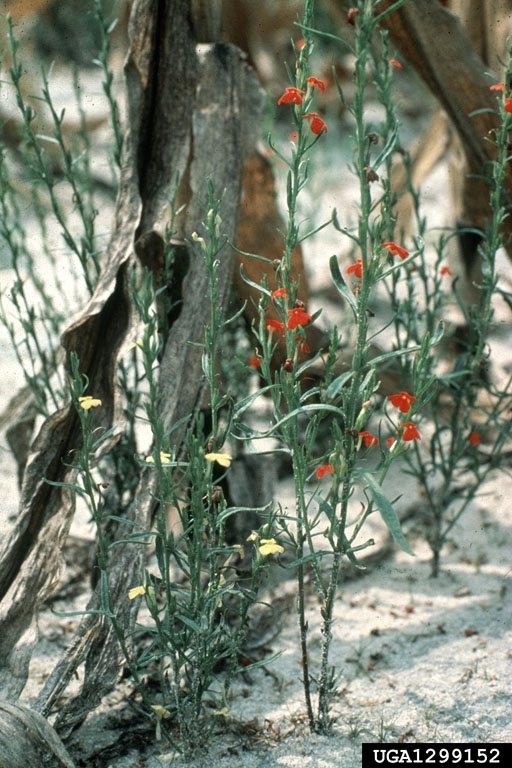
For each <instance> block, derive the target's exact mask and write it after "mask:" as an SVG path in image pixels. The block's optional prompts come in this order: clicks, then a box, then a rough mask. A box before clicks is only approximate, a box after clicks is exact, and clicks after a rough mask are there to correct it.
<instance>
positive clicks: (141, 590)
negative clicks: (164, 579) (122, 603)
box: [128, 584, 146, 600]
mask: <svg viewBox="0 0 512 768" xmlns="http://www.w3.org/2000/svg"><path fill="white" fill-rule="evenodd" d="M145 594H146V587H144V586H143V585H142V584H141V585H140V586H138V587H133V588H132V589H130V590H128V597H129V599H130V600H135V598H136V597H139V595H145Z"/></svg>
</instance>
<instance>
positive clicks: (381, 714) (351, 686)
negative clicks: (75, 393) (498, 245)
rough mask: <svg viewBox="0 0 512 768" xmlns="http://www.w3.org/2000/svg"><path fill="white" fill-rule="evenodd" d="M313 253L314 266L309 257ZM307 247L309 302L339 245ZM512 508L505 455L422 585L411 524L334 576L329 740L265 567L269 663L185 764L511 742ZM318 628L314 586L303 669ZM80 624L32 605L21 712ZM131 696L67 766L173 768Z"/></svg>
mask: <svg viewBox="0 0 512 768" xmlns="http://www.w3.org/2000/svg"><path fill="white" fill-rule="evenodd" d="M445 182H446V174H444V175H443V171H441V172H440V173H438V175H435V176H434V177H433V178H432V180H431V181H430V182H429V184H428V185H427V186H426V190H425V195H426V200H427V205H430V211H431V213H432V214H433V215H434V217H435V216H437V217H438V218H437V220H438V221H439V217H440V215H441V214H440V212H439V210H438V208H437V207H436V203H437V202H438V201H439V190H440V189H441V186H442V185H444V184H445ZM322 183H324V179H323V180H322ZM344 194H346V190H345V193H344ZM311 199H314V194H312V196H311ZM429 201H430V203H429ZM341 203H342V204H343V200H341ZM339 204H340V198H339V194H338V190H336V189H334V191H333V193H332V199H329V200H327V202H326V203H325V215H326V217H328V216H329V212H330V208H331V207H332V206H334V205H336V206H338V205H339ZM442 213H443V215H444V212H442ZM327 237H328V238H329V237H331V238H332V235H329V236H327ZM320 247H321V252H322V253H323V254H324V256H321V257H319V256H318V255H316V256H314V255H313V251H315V253H316V254H318V252H319V248H320ZM310 248H311V252H310V254H309V262H308V263H309V265H310V271H311V281H312V285H313V288H314V289H315V290H316V291H318V295H319V294H320V292H321V289H322V286H324V287H325V282H326V279H327V268H326V264H327V260H328V258H329V256H330V254H331V252H334V249H337V248H339V243H337V242H335V241H334V239H331V240H329V239H327V240H323V241H320V245H319V241H317V242H315V243H314V244H312V245H311V246H310ZM505 268H506V267H505ZM0 279H1V282H2V287H5V286H6V285H8V284H9V281H10V279H11V274H10V272H9V270H2V271H1V272H0ZM316 300H317V301H319V302H320V301H321V300H320V299H316ZM326 310H327V311H326V316H327V319H329V317H330V312H329V308H327V307H326ZM330 311H331V312H333V313H334V312H335V309H334V308H332V307H331V309H330ZM510 320H511V318H510V317H508V316H507V314H506V313H502V315H500V320H499V322H500V327H499V329H498V330H499V334H498V338H497V341H496V345H495V346H494V347H493V365H494V370H495V371H496V372H497V373H499V374H503V375H505V374H507V373H510V370H509V366H510V363H509V349H510V347H509V344H508V343H507V338H508V334H509V332H510V330H509V325H510ZM0 354H1V360H2V363H1V376H0V403H1V404H2V405H3V404H5V403H6V402H7V400H8V397H9V396H10V395H11V394H12V392H13V391H15V390H16V388H17V387H18V386H19V385H20V384H21V376H20V373H19V370H18V368H17V366H16V363H15V360H14V355H13V353H12V351H11V350H10V349H9V345H8V341H7V338H6V334H5V331H4V329H3V328H2V329H0ZM482 460H485V458H484V457H483V458H482ZM0 470H1V471H0V496H1V498H2V508H1V516H0V533H1V535H2V536H4V535H5V533H6V531H7V529H8V526H9V520H10V519H11V520H12V516H13V515H15V514H16V494H17V491H16V473H15V467H14V463H13V461H12V458H11V457H10V456H9V454H8V451H7V448H6V447H5V445H4V444H2V451H1V453H0ZM390 483H391V487H393V488H394V489H396V488H397V487H399V488H400V491H401V492H402V493H403V496H404V499H403V500H402V502H401V510H402V512H404V513H405V512H407V509H408V506H409V507H410V506H411V505H414V504H415V503H416V502H417V499H418V489H417V488H416V487H415V484H414V481H412V480H411V479H410V478H409V477H408V476H406V475H404V474H403V473H402V471H401V470H400V468H399V467H397V468H395V470H394V473H393V476H392V478H391V480H390ZM276 499H277V500H278V501H279V502H280V503H281V504H282V505H283V507H284V508H286V507H287V506H289V507H292V505H293V485H292V481H291V479H285V480H282V481H281V482H280V483H279V485H278V487H277V489H276ZM511 501H512V477H511V475H510V457H509V456H504V457H503V467H502V469H500V470H497V471H495V472H493V473H492V474H491V475H490V477H489V478H488V480H487V482H486V483H485V486H484V487H483V488H482V491H481V494H480V496H479V497H478V498H477V499H476V500H475V502H474V503H473V504H472V506H471V508H470V509H469V510H468V511H467V513H466V514H465V515H464V517H463V518H462V520H461V521H460V524H459V525H458V526H457V527H456V528H455V529H454V530H453V532H452V534H451V535H450V540H449V542H448V544H447V546H446V547H445V550H444V552H443V570H442V573H441V575H440V576H439V578H437V579H431V578H429V573H430V567H429V557H430V553H429V550H428V548H427V547H426V545H425V544H424V541H423V540H422V539H421V538H420V537H418V531H417V530H416V528H415V526H414V524H413V523H412V522H411V523H406V530H407V531H408V535H409V539H410V542H411V545H412V547H413V549H414V552H415V557H414V558H412V557H410V556H408V555H406V554H405V553H402V552H400V551H398V550H396V549H393V550H392V552H391V554H389V555H388V556H387V557H386V558H385V559H383V560H382V561H381V562H379V563H377V564H374V565H370V566H369V567H368V569H367V571H366V572H365V573H364V575H357V577H356V574H355V573H352V572H347V574H346V576H345V577H344V579H343V580H342V581H340V585H339V592H338V595H337V600H336V606H335V623H334V626H333V645H332V660H333V663H334V664H335V665H336V667H337V668H338V669H339V672H340V679H339V683H338V691H339V692H338V694H337V696H336V701H335V704H334V707H333V715H334V717H335V723H334V725H333V732H332V735H331V736H329V737H327V736H318V735H311V734H310V733H309V731H308V729H307V725H306V722H305V717H304V711H305V708H304V703H303V697H302V685H301V666H300V658H299V652H298V632H297V620H296V616H295V611H294V599H293V590H294V587H293V584H292V583H291V582H290V581H287V580H286V579H285V578H284V576H285V574H284V571H283V570H280V569H279V567H276V569H275V572H274V573H273V577H272V578H273V582H272V586H271V587H270V588H269V592H268V602H269V603H270V604H274V605H275V606H276V612H275V615H274V616H273V617H272V619H271V621H270V624H271V625H272V627H273V628H278V629H279V632H278V634H274V636H272V635H270V636H269V640H268V641H267V642H266V643H265V647H266V649H267V651H268V654H269V657H270V656H271V655H272V654H273V653H276V652H280V654H281V655H280V657H279V659H278V660H277V661H275V662H269V664H268V665H267V666H265V667H262V668H260V669H258V670H254V671H252V672H250V673H249V674H247V675H246V676H244V677H243V678H241V679H240V680H239V681H237V682H236V683H235V685H234V687H233V690H232V694H231V698H230V701H229V705H230V714H229V716H228V717H224V718H222V720H219V726H218V732H217V733H216V734H215V735H214V736H213V737H212V739H211V743H210V744H209V745H208V749H207V754H206V755H205V756H204V757H198V758H197V759H194V760H191V761H189V762H188V763H187V764H188V765H192V766H197V768H200V767H201V766H203V765H210V764H212V763H215V765H216V766H217V768H238V767H239V766H240V768H241V766H244V768H257V767H259V768H263V767H266V766H282V767H283V768H284V767H286V768H330V767H331V766H335V765H336V766H343V768H358V766H360V765H361V746H360V745H361V743H362V742H368V741H372V742H377V741H378V742H397V741H400V742H404V741H407V742H415V741H421V742H446V743H456V742H510V741H511V740H512V715H511V712H512V698H511V689H510V681H511V673H512V661H511V654H512V646H511V641H512V595H511V589H512V585H511V576H512V518H511V515H510V504H511ZM373 532H374V533H375V534H376V538H377V542H378V543H377V548H378V547H379V546H383V543H384V541H385V533H384V531H383V530H382V528H381V527H379V525H377V526H376V528H375V531H372V533H373ZM72 533H73V538H72V540H71V543H72V546H73V547H74V548H75V549H72V550H71V557H73V552H75V553H76V552H77V551H87V550H88V549H89V550H90V547H91V544H90V540H91V536H92V532H91V529H90V527H89V526H88V524H87V521H83V520H82V521H80V520H77V524H76V526H75V527H74V530H73V532H72ZM63 589H64V591H63V592H61V593H60V596H59V597H58V599H57V600H56V602H55V603H54V604H53V605H52V608H53V609H54V610H56V611H62V610H69V609H70V607H75V606H77V605H78V606H79V605H83V604H84V602H85V601H86V599H87V589H88V587H87V580H86V579H84V580H82V581H81V582H79V583H78V587H77V589H67V591H66V588H65V586H64V585H63ZM283 601H284V602H283ZM283 605H287V606H288V608H287V610H283ZM318 620H319V616H318V602H317V600H316V597H315V595H314V591H313V590H311V593H310V597H309V602H308V621H309V627H310V636H311V661H312V663H313V665H314V664H315V663H316V662H317V661H318V654H319V649H320V644H319V626H318ZM77 622H78V619H77V618H76V617H73V618H70V617H62V616H59V615H57V614H56V613H53V612H52V610H51V608H50V607H46V608H45V609H44V610H43V611H42V613H41V617H40V629H41V640H40V643H39V645H38V647H37V649H36V652H35V654H34V657H33V664H32V667H31V675H30V680H29V683H28V685H27V688H26V690H25V692H24V694H23V696H22V701H23V702H25V703H28V704H30V702H31V701H33V699H34V697H35V696H36V695H37V692H38V691H39V690H40V688H41V686H42V684H43V682H44V679H45V678H46V677H47V675H48V674H49V673H50V671H51V670H52V668H53V665H54V663H55V662H56V660H57V659H58V658H59V656H60V654H61V653H62V651H63V649H64V648H65V647H66V645H67V644H68V643H69V640H70V637H71V635H72V631H73V627H74V626H76V623H77ZM78 682H79V681H77V683H76V684H77V685H78ZM130 693H131V688H130V686H129V685H128V684H126V683H123V684H122V685H121V686H120V687H119V689H118V690H117V691H116V692H115V693H114V694H112V695H111V696H110V697H109V698H108V699H107V700H106V701H105V702H104V704H103V705H102V707H101V708H100V709H99V710H98V711H96V712H94V713H92V714H91V715H90V717H89V718H88V720H87V721H86V723H85V724H84V725H83V726H82V727H81V728H80V729H79V730H78V731H77V732H76V733H75V734H74V735H73V737H72V738H71V740H70V741H69V742H68V744H67V746H68V749H69V752H70V754H71V755H72V757H73V759H74V760H75V763H76V765H77V766H94V767H95V768H107V766H112V768H136V766H145V767H146V768H157V766H168V765H171V764H172V765H179V764H180V763H181V762H182V761H181V760H180V759H179V758H177V757H176V756H175V755H174V754H173V753H172V750H170V749H169V747H168V745H166V743H165V742H159V741H157V740H156V739H155V735H154V733H153V732H152V731H150V730H149V729H148V727H147V726H145V725H144V724H143V723H141V721H140V719H138V718H137V716H136V714H135V713H134V712H133V710H132V709H131V708H130V706H129V704H128V703H127V699H128V696H129V694H130Z"/></svg>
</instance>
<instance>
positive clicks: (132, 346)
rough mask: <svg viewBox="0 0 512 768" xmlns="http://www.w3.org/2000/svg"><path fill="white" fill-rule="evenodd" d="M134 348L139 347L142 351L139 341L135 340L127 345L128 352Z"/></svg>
mask: <svg viewBox="0 0 512 768" xmlns="http://www.w3.org/2000/svg"><path fill="white" fill-rule="evenodd" d="M136 347H139V348H140V349H142V347H143V344H142V341H141V340H140V339H137V341H132V343H131V344H129V345H128V350H130V349H135V348H136Z"/></svg>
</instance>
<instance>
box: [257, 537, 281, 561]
mask: <svg viewBox="0 0 512 768" xmlns="http://www.w3.org/2000/svg"><path fill="white" fill-rule="evenodd" d="M258 552H259V553H260V555H261V556H262V557H266V556H267V555H277V554H279V555H280V554H281V553H282V552H284V547H282V546H281V545H280V544H278V543H277V541H276V540H275V539H262V540H261V544H260V546H259V547H258Z"/></svg>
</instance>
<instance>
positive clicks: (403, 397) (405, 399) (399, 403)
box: [388, 392, 416, 413]
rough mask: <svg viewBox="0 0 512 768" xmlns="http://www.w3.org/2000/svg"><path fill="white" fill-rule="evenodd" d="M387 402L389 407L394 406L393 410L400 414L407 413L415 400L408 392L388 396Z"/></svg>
mask: <svg viewBox="0 0 512 768" xmlns="http://www.w3.org/2000/svg"><path fill="white" fill-rule="evenodd" d="M388 400H389V402H390V403H391V405H394V406H395V408H398V410H399V411H400V413H409V411H410V410H411V405H412V403H414V401H415V400H416V398H415V397H414V395H410V394H409V393H408V392H398V394H396V395H388Z"/></svg>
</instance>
